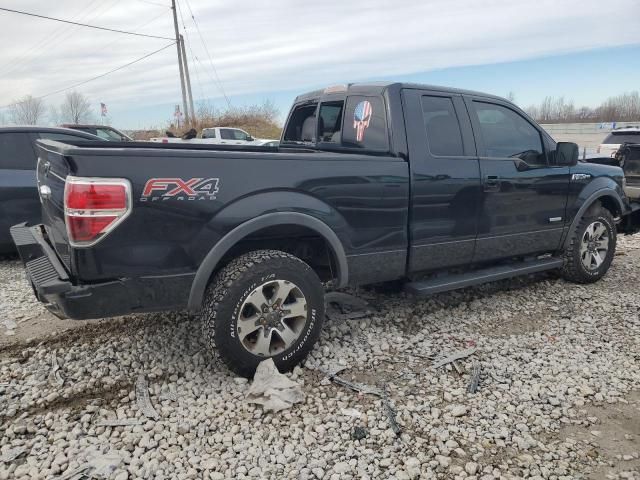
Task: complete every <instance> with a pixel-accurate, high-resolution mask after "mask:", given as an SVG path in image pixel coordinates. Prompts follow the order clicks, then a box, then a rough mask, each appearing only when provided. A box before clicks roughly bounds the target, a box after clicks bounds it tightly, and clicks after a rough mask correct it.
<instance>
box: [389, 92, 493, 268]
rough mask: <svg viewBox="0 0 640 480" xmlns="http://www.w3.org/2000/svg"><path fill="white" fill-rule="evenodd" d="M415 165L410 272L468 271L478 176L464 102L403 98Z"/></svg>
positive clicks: (414, 95) (433, 96) (438, 96)
mask: <svg viewBox="0 0 640 480" xmlns="http://www.w3.org/2000/svg"><path fill="white" fill-rule="evenodd" d="M402 101H403V109H404V111H405V116H406V122H405V123H406V129H407V140H408V143H409V160H410V163H411V174H412V178H411V219H410V222H409V234H410V242H411V243H410V244H411V248H410V252H409V271H410V272H422V271H428V270H435V269H441V268H447V267H455V266H466V265H468V264H469V263H471V260H472V258H473V251H474V245H475V240H476V233H477V226H476V220H477V214H478V210H477V207H478V202H479V200H480V194H481V192H480V171H479V166H478V157H477V155H476V150H475V145H474V142H473V134H472V130H471V124H470V122H469V116H468V114H467V111H466V108H465V104H464V101H463V99H462V96H460V95H455V94H447V93H441V92H430V91H425V90H413V89H406V90H403V93H402Z"/></svg>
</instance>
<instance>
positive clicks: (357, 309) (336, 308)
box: [324, 292, 372, 320]
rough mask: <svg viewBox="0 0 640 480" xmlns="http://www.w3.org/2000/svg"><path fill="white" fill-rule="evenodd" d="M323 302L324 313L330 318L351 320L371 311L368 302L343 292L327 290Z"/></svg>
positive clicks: (364, 315)
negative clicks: (324, 306)
mask: <svg viewBox="0 0 640 480" xmlns="http://www.w3.org/2000/svg"><path fill="white" fill-rule="evenodd" d="M324 303H325V305H326V308H325V315H326V316H327V317H328V318H330V319H332V320H353V319H356V318H362V317H366V316H367V315H369V314H370V313H371V312H372V308H371V305H369V303H368V302H366V301H365V300H362V299H361V298H358V297H355V296H353V295H350V294H348V293H343V292H328V293H327V294H325V296H324Z"/></svg>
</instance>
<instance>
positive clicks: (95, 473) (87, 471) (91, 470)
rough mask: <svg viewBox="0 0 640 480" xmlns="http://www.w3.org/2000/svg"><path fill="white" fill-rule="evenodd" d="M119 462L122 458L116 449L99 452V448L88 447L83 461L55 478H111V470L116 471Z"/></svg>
mask: <svg viewBox="0 0 640 480" xmlns="http://www.w3.org/2000/svg"><path fill="white" fill-rule="evenodd" d="M121 463H123V459H122V457H121V456H120V454H119V453H118V452H116V451H109V452H107V453H101V452H100V451H99V450H95V449H90V450H88V451H87V454H86V461H85V463H82V464H81V465H80V466H78V467H77V468H74V469H72V470H70V471H67V472H65V473H64V474H63V475H61V476H59V477H57V478H58V480H83V479H85V478H90V479H94V478H100V479H102V478H105V479H106V478H112V475H113V472H115V471H116V469H117V468H118V467H119V466H120V464H121Z"/></svg>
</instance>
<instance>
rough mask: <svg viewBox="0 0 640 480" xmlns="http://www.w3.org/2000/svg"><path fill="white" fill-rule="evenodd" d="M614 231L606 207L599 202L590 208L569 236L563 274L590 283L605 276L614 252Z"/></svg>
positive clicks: (567, 277)
mask: <svg viewBox="0 0 640 480" xmlns="http://www.w3.org/2000/svg"><path fill="white" fill-rule="evenodd" d="M616 233H617V232H616V226H615V223H614V221H613V217H612V216H611V213H610V212H609V211H608V210H606V209H605V208H603V207H602V206H601V205H599V204H597V205H594V206H593V207H592V208H590V209H589V210H588V211H587V212H586V214H585V215H584V216H583V217H582V218H581V219H580V223H579V224H578V227H577V228H576V229H575V231H574V232H573V234H572V236H571V238H570V241H569V246H568V247H567V250H566V251H565V253H564V266H563V268H562V276H563V277H564V278H565V279H566V280H569V281H571V282H576V283H593V282H597V281H598V280H600V279H601V278H602V277H604V275H605V274H606V273H607V271H608V270H609V267H610V266H611V262H612V261H613V257H614V255H615V251H616V242H617V236H616Z"/></svg>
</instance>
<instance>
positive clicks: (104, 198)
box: [64, 176, 131, 247]
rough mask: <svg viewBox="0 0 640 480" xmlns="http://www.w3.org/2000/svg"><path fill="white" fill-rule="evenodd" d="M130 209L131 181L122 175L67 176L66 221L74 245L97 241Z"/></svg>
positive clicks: (65, 192) (83, 245) (90, 243)
mask: <svg viewBox="0 0 640 480" xmlns="http://www.w3.org/2000/svg"><path fill="white" fill-rule="evenodd" d="M130 212H131V184H130V183H129V181H128V180H125V179H120V178H82V177H72V176H68V177H67V178H66V183H65V186H64V221H65V224H66V225H67V235H68V237H69V243H70V244H71V245H72V246H74V247H88V246H91V245H95V244H96V243H97V242H98V241H99V240H100V239H102V238H103V237H104V236H105V235H107V234H108V233H109V232H110V231H112V230H113V229H114V228H115V227H116V226H117V225H118V224H119V223H121V222H122V221H123V220H124V219H125V218H126V217H127V215H129V213H130Z"/></svg>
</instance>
